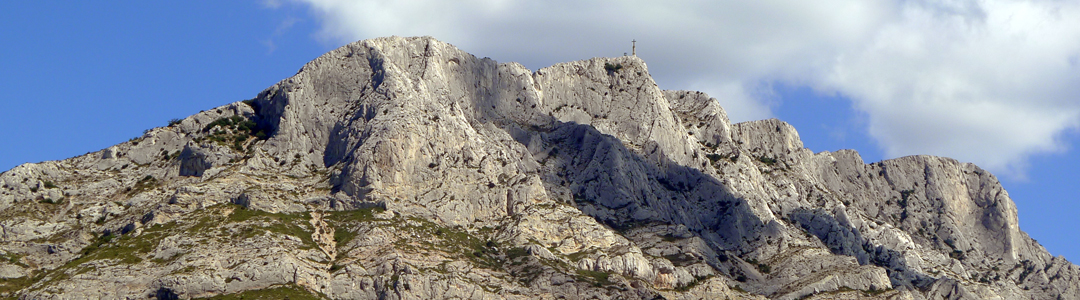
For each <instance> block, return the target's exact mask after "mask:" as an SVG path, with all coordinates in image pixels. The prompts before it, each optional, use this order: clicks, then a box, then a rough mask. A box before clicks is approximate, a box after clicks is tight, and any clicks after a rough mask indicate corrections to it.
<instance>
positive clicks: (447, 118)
mask: <svg viewBox="0 0 1080 300" xmlns="http://www.w3.org/2000/svg"><path fill="white" fill-rule="evenodd" d="M0 240H2V243H0V254H2V255H3V256H4V259H3V260H0V278H2V279H0V291H4V292H3V293H4V294H3V295H6V296H10V297H18V298H21V299H44V298H56V299H83V298H147V297H150V298H158V299H177V298H199V297H209V296H215V295H222V294H237V293H240V295H245V294H244V293H263V294H267V293H269V294H274V293H279V294H280V295H285V294H290V295H308V296H312V297H316V298H331V299H369V298H386V299H443V298H470V299H472V298H483V299H502V298H515V299H534V298H545V299H554V298H572V299H578V298H600V299H608V298H632V299H636V298H642V299H655V298H668V299H718V298H719V299H724V298H726V299H765V298H769V299H866V298H873V299H1055V298H1056V299H1080V268H1078V267H1077V266H1076V265H1074V264H1072V263H1070V262H1068V261H1066V260H1065V259H1064V258H1061V257H1056V258H1055V257H1051V256H1050V255H1049V254H1048V253H1047V252H1046V250H1045V249H1043V248H1042V247H1041V246H1040V245H1039V244H1038V243H1036V242H1035V241H1034V240H1032V239H1031V238H1029V237H1028V236H1027V235H1026V234H1024V233H1023V231H1021V230H1020V229H1019V227H1018V226H1017V217H1016V207H1015V205H1014V204H1013V202H1012V200H1011V199H1010V198H1009V196H1008V193H1006V192H1005V191H1004V190H1003V189H1002V188H1001V185H1000V184H999V183H998V181H997V179H996V178H995V177H994V176H993V175H991V174H990V173H989V172H986V171H984V170H982V169H980V168H978V167H977V166H975V165H972V164H969V163H960V162H957V161H955V160H952V159H948V158H940V157H931V156H912V157H902V158H897V159H891V160H886V161H881V162H876V163H871V164H866V163H864V162H863V161H862V159H861V158H860V157H859V155H858V153H856V152H854V151H848V150H845V151H838V152H821V153H813V152H811V151H810V150H808V149H806V148H804V147H803V145H802V142H801V140H800V139H799V135H798V133H797V132H796V130H795V128H793V127H791V126H790V125H788V124H787V123H784V122H782V121H779V120H762V121H753V122H745V123H738V124H731V123H730V121H729V120H728V118H727V116H726V114H725V113H724V110H723V109H722V108H721V107H720V106H719V105H718V104H717V101H716V100H715V99H713V98H710V97H709V96H708V95H705V94H703V93H701V92H692V91H665V90H661V89H660V88H659V87H658V86H657V85H656V83H655V82H654V81H653V80H652V78H651V77H650V76H649V72H648V68H647V67H646V65H645V62H644V61H642V60H640V59H638V58H637V57H634V56H623V57H616V58H593V59H589V60H584V61H577V62H569V63H562V64H557V65H554V66H551V67H547V68H543V69H540V70H537V71H535V72H534V71H532V70H529V69H526V68H525V67H523V66H521V65H520V64H516V63H502V64H500V63H496V62H495V61H493V60H491V59H487V58H483V59H480V58H476V57H475V56H472V55H470V54H468V53H466V52H463V51H461V50H459V49H457V48H455V47H453V46H452V45H449V44H446V43H443V42H439V41H437V40H434V39H432V38H428V37H423V38H399V37H390V38H380V39H373V40H365V41H360V42H356V43H352V44H349V45H346V46H344V47H341V48H339V49H336V50H334V51H331V52H329V53H327V54H325V55H323V56H321V57H319V58H317V59H315V60H314V61H312V62H310V63H308V64H307V65H305V66H304V67H303V68H301V69H300V71H299V72H298V73H297V74H296V75H295V76H293V77H290V78H288V79H285V80H283V81H281V82H279V83H277V84H275V85H274V86H271V87H270V88H268V89H266V90H264V91H263V92H261V93H259V94H258V96H257V97H255V98H254V99H251V100H247V101H242V102H236V103H232V104H228V105H225V106H222V107H219V108H215V109H211V110H208V111H204V112H202V113H199V114H196V115H194V116H190V117H188V118H186V119H184V120H182V121H180V122H178V123H175V124H172V125H170V126H168V127H162V128H155V129H152V130H149V131H147V133H146V134H144V135H143V136H141V137H138V138H135V139H132V140H131V141H128V142H125V143H121V144H119V145H116V146H113V147H109V148H107V149H104V150H102V151H99V152H95V153H89V154H87V155H83V156H79V157H74V158H70V159H66V160H61V161H49V162H42V163H38V164H24V165H21V166H18V167H16V168H14V169H12V170H9V171H7V172H4V173H2V174H0ZM252 295H253V294H252Z"/></svg>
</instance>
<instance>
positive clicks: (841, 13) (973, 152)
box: [268, 0, 1080, 176]
mask: <svg viewBox="0 0 1080 300" xmlns="http://www.w3.org/2000/svg"><path fill="white" fill-rule="evenodd" d="M292 1H293V2H296V3H301V4H303V5H305V6H307V7H309V8H310V10H311V12H312V13H313V14H314V15H315V16H316V17H317V19H318V20H319V21H320V22H321V23H322V27H321V31H320V33H319V36H320V37H321V38H323V39H326V40H332V41H338V42H351V41H354V40H358V39H365V38H372V37H378V36H388V35H403V36H412V35H431V36H434V37H436V38H439V39H441V40H444V41H447V42H450V43H453V44H455V45H457V46H459V47H461V48H463V49H464V50H466V51H469V52H472V53H475V54H477V55H480V56H490V57H494V58H496V59H499V60H501V61H518V62H521V63H523V64H525V65H526V66H529V67H532V68H539V67H544V66H547V65H550V64H553V63H556V62H561V61H567V60H577V59H582V58H588V57H593V56H616V55H621V54H622V53H623V52H629V41H630V40H631V39H637V40H638V41H639V43H638V55H639V56H641V57H643V58H644V59H646V61H647V62H649V63H650V66H651V68H650V72H651V73H652V74H653V75H654V77H656V78H657V81H659V83H660V85H661V86H662V87H664V88H678V89H696V90H702V91H705V92H708V93H710V94H711V95H713V96H715V97H717V98H718V99H720V101H721V103H722V104H723V105H724V107H725V108H726V109H727V110H728V113H729V115H730V116H731V117H732V119H734V120H750V119H759V118H765V117H769V116H771V112H770V111H771V109H772V108H773V107H775V105H776V104H775V101H773V100H771V98H770V97H772V96H770V95H771V94H770V93H769V91H768V87H769V86H770V83H773V82H782V83H785V84H787V85H793V86H809V87H812V88H814V89H817V90H821V91H828V92H835V93H837V94H838V95H841V96H842V97H844V98H846V99H849V100H850V101H852V103H853V106H854V107H856V108H857V109H858V110H860V111H861V112H862V113H865V114H866V122H865V124H866V125H867V126H868V128H867V129H866V130H867V131H868V132H869V133H870V134H871V136H872V137H873V138H875V139H876V140H877V142H878V143H877V144H879V145H881V146H882V148H883V150H885V152H886V155H887V156H890V157H895V156H901V155H908V154H935V155H944V156H950V157H955V158H958V159H961V160H965V161H973V162H976V163H978V164H980V165H982V166H984V167H987V168H990V169H991V170H994V171H996V172H1004V173H1006V174H1011V175H1015V176H1021V175H1022V174H1023V172H1024V166H1025V162H1026V159H1027V157H1029V156H1030V155H1032V154H1037V153H1048V152H1055V151H1061V150H1062V149H1064V148H1065V147H1067V145H1064V144H1062V142H1061V141H1060V139H1059V138H1060V136H1061V134H1062V133H1063V132H1066V131H1068V130H1073V129H1075V128H1077V127H1078V126H1080V84H1076V83H1077V82H1080V63H1078V61H1080V3H1078V2H1075V1H1042V0H1030V1H1023V0H1020V1H1012V0H1008V1H1007V0H983V1H973V0H959V1H929V0H908V1H900V0H896V1H860V0H825V1H813V2H806V1H769V0H767V1H667V2H654V1H618V2H600V1H566V0H555V1H511V0H472V1H463V2H459V1H455V2H446V1H434V0H423V1H376V0H367V1H345V0H292ZM268 3H269V2H268ZM275 3H276V2H275ZM277 4H278V5H280V3H277Z"/></svg>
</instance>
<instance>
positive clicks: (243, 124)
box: [196, 116, 266, 151]
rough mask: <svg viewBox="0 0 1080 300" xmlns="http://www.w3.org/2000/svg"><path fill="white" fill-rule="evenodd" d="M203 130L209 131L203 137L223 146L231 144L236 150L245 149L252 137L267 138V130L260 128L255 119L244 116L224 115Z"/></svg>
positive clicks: (200, 139)
mask: <svg viewBox="0 0 1080 300" xmlns="http://www.w3.org/2000/svg"><path fill="white" fill-rule="evenodd" d="M203 132H205V133H209V135H207V136H206V137H204V138H199V139H196V141H197V142H198V141H202V139H206V140H210V141H213V142H216V143H218V144H220V145H223V146H230V145H231V147H232V148H233V149H234V150H236V151H244V143H245V142H247V141H248V140H249V139H250V138H251V137H255V138H257V139H265V138H266V131H265V129H264V128H260V127H259V126H258V124H257V123H255V121H252V120H248V119H247V118H244V117H243V116H232V117H227V118H226V117H222V118H218V119H217V120H214V121H213V122H210V124H207V125H206V127H203Z"/></svg>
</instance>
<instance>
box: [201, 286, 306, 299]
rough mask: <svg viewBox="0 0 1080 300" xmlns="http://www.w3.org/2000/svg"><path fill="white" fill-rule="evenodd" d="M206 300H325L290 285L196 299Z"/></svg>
mask: <svg viewBox="0 0 1080 300" xmlns="http://www.w3.org/2000/svg"><path fill="white" fill-rule="evenodd" d="M196 299H207V300H240V299H243V300H264V299H265V300H278V299H289V300H309V299H310V300H318V299H325V298H323V297H321V296H319V295H318V294H316V293H312V292H309V291H308V290H306V289H304V288H302V287H300V286H298V285H296V284H293V283H290V284H286V285H280V286H275V287H271V288H268V289H261V290H248V291H243V292H239V293H235V294H226V295H217V296H213V297H207V298H196Z"/></svg>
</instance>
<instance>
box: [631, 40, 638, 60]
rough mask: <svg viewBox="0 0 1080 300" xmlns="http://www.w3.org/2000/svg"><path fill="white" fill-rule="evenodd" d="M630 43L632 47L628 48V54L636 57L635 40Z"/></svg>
mask: <svg viewBox="0 0 1080 300" xmlns="http://www.w3.org/2000/svg"><path fill="white" fill-rule="evenodd" d="M630 42H631V43H633V46H631V47H630V53H631V54H633V55H634V56H637V39H634V40H633V41H630Z"/></svg>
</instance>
